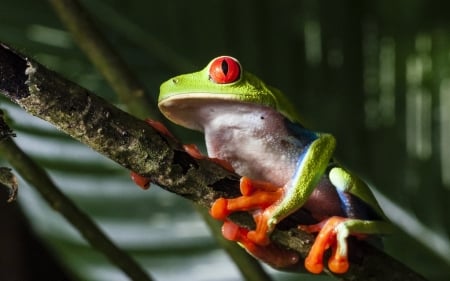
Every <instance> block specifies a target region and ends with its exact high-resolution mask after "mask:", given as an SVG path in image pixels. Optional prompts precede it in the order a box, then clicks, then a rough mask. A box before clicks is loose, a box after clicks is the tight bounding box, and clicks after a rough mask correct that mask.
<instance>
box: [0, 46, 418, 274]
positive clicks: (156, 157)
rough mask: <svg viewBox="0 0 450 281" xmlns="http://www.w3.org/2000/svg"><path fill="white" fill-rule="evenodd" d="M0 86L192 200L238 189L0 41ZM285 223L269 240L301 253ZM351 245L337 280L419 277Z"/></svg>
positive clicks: (304, 237)
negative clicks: (346, 264) (345, 266)
mask: <svg viewBox="0 0 450 281" xmlns="http://www.w3.org/2000/svg"><path fill="white" fill-rule="evenodd" d="M4 77H6V79H4ZM0 91H2V92H3V93H4V94H5V95H6V96H8V97H9V98H10V99H11V100H12V101H14V102H15V103H17V104H19V105H20V106H21V107H22V108H24V109H25V110H26V111H27V112H29V113H30V114H33V115H35V116H38V117H39V118H42V119H44V120H46V121H48V122H50V123H52V124H53V125H55V126H56V127H57V128H59V129H61V130H62V131H64V132H65V133H67V134H69V135H70V136H72V137H73V138H75V139H77V140H79V141H81V142H83V143H85V144H86V145H88V146H90V147H91V148H93V149H94V150H96V151H98V152H100V153H102V154H103V155H105V156H107V157H109V158H111V159H112V160H114V161H116V162H117V163H119V164H120V165H122V166H123V167H125V168H127V169H131V170H133V171H136V172H138V173H140V174H142V175H144V176H147V177H150V178H151V179H152V180H153V182H155V183H157V184H158V185H160V186H161V187H162V188H164V189H166V190H168V191H170V192H173V193H176V194H178V195H181V196H184V197H186V198H188V199H189V200H192V201H194V202H196V203H198V204H199V205H202V206H204V207H209V206H210V205H211V204H212V202H213V201H214V200H215V199H216V198H218V197H220V196H224V197H235V196H237V195H238V190H239V189H238V185H239V182H238V180H239V176H238V175H236V174H233V173H230V172H228V171H226V170H224V169H223V168H222V167H220V166H218V165H216V164H214V163H212V162H210V161H208V160H207V159H200V160H198V159H194V158H192V157H190V156H189V155H188V154H187V153H185V152H184V150H183V149H182V148H181V147H180V144H179V143H177V142H176V141H174V140H171V139H167V138H166V137H165V136H162V135H160V134H159V133H158V132H156V131H154V130H153V129H152V128H151V127H149V126H148V125H147V124H146V123H145V122H143V121H141V120H138V119H136V118H134V117H133V116H131V115H129V114H127V113H126V112H124V111H121V110H120V109H118V108H116V107H114V106H112V105H111V104H109V103H108V102H106V101H105V100H103V99H101V98H99V97H97V96H95V95H94V94H92V93H90V92H89V91H87V90H86V89H83V88H81V87H80V86H78V85H76V84H74V83H72V82H69V81H67V80H65V79H63V78H62V77H60V76H59V75H58V74H56V73H54V72H52V71H49V70H47V69H45V68H44V67H43V66H41V65H40V64H38V63H36V62H34V61H32V60H30V59H28V58H26V57H24V56H23V55H20V54H18V53H16V52H13V51H12V50H10V49H9V48H8V47H7V46H4V45H2V46H1V47H0ZM232 219H233V220H234V221H235V222H237V223H239V224H241V225H244V226H247V227H249V228H251V227H253V222H252V220H251V219H250V217H249V215H248V214H245V213H243V214H236V215H234V216H233V217H232ZM286 222H287V223H284V228H283V229H285V228H288V229H287V230H281V229H277V230H276V231H275V232H274V234H273V236H272V239H273V240H274V241H275V242H277V243H279V244H281V245H284V246H286V247H289V248H291V249H294V250H296V251H297V252H299V254H300V255H301V257H305V256H306V254H307V253H308V252H309V250H310V247H311V244H312V242H313V240H314V239H313V237H312V236H311V235H310V234H308V233H305V232H301V231H298V230H297V229H296V228H295V227H292V228H290V226H294V225H295V224H297V223H300V221H298V220H297V219H296V218H295V217H292V218H288V219H287V220H286ZM353 246H354V247H352V249H353V251H352V252H353V253H352V257H351V262H352V264H351V267H350V270H349V271H348V272H347V273H346V274H344V275H339V276H338V278H339V279H340V280H384V281H389V280H425V279H424V278H423V277H421V276H420V275H418V274H417V273H415V272H413V271H412V270H410V269H409V268H407V267H406V266H404V265H403V264H401V263H400V262H398V261H396V260H395V259H393V258H392V257H390V256H388V255H386V254H385V253H383V252H381V251H379V250H377V249H375V248H374V247H372V246H370V245H368V244H366V243H363V242H355V245H353ZM299 268H303V267H302V266H299Z"/></svg>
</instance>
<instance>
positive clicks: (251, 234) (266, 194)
mask: <svg viewBox="0 0 450 281" xmlns="http://www.w3.org/2000/svg"><path fill="white" fill-rule="evenodd" d="M240 190H241V193H242V196H240V197H237V198H230V199H226V198H219V199H217V200H216V201H215V202H214V203H213V205H212V207H211V210H210V213H211V216H212V217H214V218H215V219H218V220H225V219H226V217H227V216H228V215H230V214H231V213H233V212H237V211H255V212H254V213H253V217H254V219H255V222H256V229H255V230H252V231H248V233H247V238H248V239H249V240H250V241H252V242H253V243H256V244H258V245H268V244H269V243H270V241H269V237H268V230H269V229H268V220H269V219H270V217H271V215H270V214H271V209H272V208H271V207H270V206H273V205H274V204H275V203H276V202H277V201H278V200H279V199H280V198H281V196H282V195H283V189H282V188H280V187H278V186H275V185H273V184H271V183H268V182H264V181H256V180H251V179H249V178H247V177H242V178H241V182H240Z"/></svg>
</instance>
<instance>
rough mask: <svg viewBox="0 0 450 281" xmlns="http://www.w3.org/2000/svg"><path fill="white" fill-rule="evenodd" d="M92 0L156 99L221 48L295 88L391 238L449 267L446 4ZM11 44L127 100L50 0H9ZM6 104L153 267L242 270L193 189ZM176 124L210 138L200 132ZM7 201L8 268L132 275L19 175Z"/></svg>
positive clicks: (111, 230)
mask: <svg viewBox="0 0 450 281" xmlns="http://www.w3.org/2000/svg"><path fill="white" fill-rule="evenodd" d="M81 3H82V4H83V5H84V6H85V8H86V9H87V10H88V11H89V13H91V14H92V16H93V17H94V18H95V22H96V24H98V25H99V27H100V29H101V30H102V32H103V33H104V34H105V35H106V36H107V37H108V39H109V40H110V42H111V43H112V44H113V45H114V47H115V48H116V49H117V50H118V51H119V53H120V54H121V55H122V56H123V57H124V58H125V59H126V61H127V62H128V63H129V65H130V67H131V69H132V70H133V71H134V72H135V74H136V75H137V76H138V77H139V79H140V80H141V81H142V82H143V83H144V84H145V86H146V89H147V90H148V94H149V95H151V97H152V98H153V99H156V98H157V95H158V88H159V85H160V83H161V82H163V81H165V80H167V79H168V78H170V77H172V76H174V75H178V74H181V73H185V72H192V71H195V70H198V69H200V68H202V67H204V65H206V64H207V63H208V62H209V60H210V59H211V58H213V57H215V56H218V55H222V54H229V55H233V56H235V57H237V58H239V60H240V61H241V63H242V65H243V66H244V68H246V69H247V70H248V71H251V72H253V73H255V74H257V75H258V76H260V77H261V78H262V79H263V80H265V81H266V82H267V83H269V84H271V85H273V86H276V87H278V88H280V89H281V90H282V91H284V92H285V93H286V94H287V95H289V98H290V99H291V101H292V102H293V104H294V105H295V107H296V108H297V109H298V111H299V112H300V113H301V115H302V116H303V119H304V120H305V123H306V126H307V127H310V128H314V129H315V130H317V131H326V132H330V133H332V134H334V135H335V136H336V138H337V139H338V148H337V159H338V160H339V161H340V162H342V163H344V165H345V166H347V167H349V168H350V169H352V170H354V171H356V172H357V173H359V174H360V175H361V176H362V177H363V178H365V179H366V180H367V181H368V182H369V183H370V184H371V185H372V187H373V188H374V189H375V190H376V191H377V195H378V196H379V198H380V202H381V205H382V207H384V209H385V211H386V213H387V215H388V216H389V217H390V218H391V219H392V220H393V222H394V224H396V225H397V226H398V228H399V231H398V233H396V234H394V235H391V236H389V237H386V239H385V249H386V251H387V252H388V253H389V254H391V255H392V256H394V257H396V258H397V259H399V260H401V261H402V262H404V263H405V264H407V265H408V266H410V267H411V268H413V269H414V270H416V271H418V272H420V273H421V274H423V275H424V276H426V277H427V278H428V279H429V280H449V278H450V269H449V268H450V239H449V235H450V219H449V215H450V207H449V206H450V66H449V65H450V17H449V16H448V12H449V11H450V2H448V1H426V0H408V1H406V0H400V1H387V0H381V1H369V0H363V1H359V0H353V1H351V0H348V1H314V0H298V1H287V0H282V1H268V0H246V1H238V0H226V1H224V0H208V1H206V0H201V1H183V0H168V1H137V0H134V1H132V0H131V1H119V0H89V1H87V0H84V1H81ZM0 41H2V42H5V43H8V44H10V45H12V46H14V47H15V48H17V49H18V50H20V51H21V52H24V53H26V54H28V55H29V56H30V57H33V58H34V59H36V60H38V61H39V62H41V63H42V64H44V65H46V66H47V67H49V68H51V69H53V70H55V71H57V72H59V73H61V74H63V75H64V76H65V77H67V78H69V79H71V80H73V81H75V82H77V83H79V84H81V85H83V86H85V87H86V88H88V89H90V90H92V91H94V92H95V93H96V94H98V95H100V96H102V97H104V98H106V99H108V100H110V101H111V102H114V103H118V100H117V98H116V96H115V94H114V93H113V91H112V90H111V88H110V87H109V86H108V85H107V83H106V82H105V81H104V79H103V77H102V76H101V75H100V74H99V72H98V71H97V70H96V69H95V68H94V67H93V65H92V64H91V63H90V62H89V61H88V59H87V58H86V57H85V55H84V54H83V53H82V52H81V51H80V49H79V48H78V47H77V45H76V43H75V42H74V40H73V39H72V37H71V35H70V34H69V33H68V32H67V31H66V29H65V27H64V26H63V25H62V24H61V22H60V21H59V19H58V17H57V16H56V15H55V13H54V10H53V9H52V8H51V6H50V5H49V4H48V2H46V1H32V0H2V2H1V4H0ZM0 63H1V62H0ZM0 108H1V109H3V110H4V111H5V112H6V113H7V115H8V117H9V120H10V125H11V126H12V127H13V129H14V130H15V132H16V133H17V138H16V139H15V140H16V141H17V143H18V144H19V145H20V147H21V148H22V149H23V150H25V151H26V152H27V153H28V154H29V155H31V156H32V157H33V158H34V159H35V160H36V161H38V162H39V163H40V164H41V165H42V166H43V167H45V168H46V169H47V171H48V172H49V173H50V174H51V176H52V178H53V179H54V181H55V182H56V183H57V184H58V185H59V186H60V187H61V188H62V189H63V190H64V192H65V193H66V194H67V195H69V196H70V197H71V198H72V199H73V200H74V201H75V202H76V203H77V204H78V205H79V206H80V207H81V208H82V209H83V210H85V211H86V212H87V213H88V214H89V215H91V216H92V217H93V218H94V219H95V220H96V222H98V224H99V225H100V226H101V227H102V229H104V230H105V231H106V232H107V233H108V235H109V236H110V237H112V238H113V240H114V241H115V242H117V244H119V245H120V246H121V247H123V248H125V249H127V250H128V251H129V252H130V253H132V254H133V256H134V257H136V258H137V259H138V260H139V262H140V263H141V264H142V265H143V266H144V267H145V268H146V269H147V270H148V271H149V272H150V273H151V274H152V276H154V277H155V279H157V280H186V277H189V280H221V281H222V280H242V279H241V276H240V274H239V272H238V270H237V269H236V267H235V266H234V265H233V263H232V262H231V261H230V259H229V258H228V257H227V256H226V254H224V252H223V251H222V250H221V249H219V248H218V246H217V245H216V243H215V240H214V238H213V237H211V235H210V233H209V231H208V229H207V227H206V226H205V224H204V223H203V221H202V220H201V218H200V217H199V216H198V215H197V214H196V213H195V211H194V209H193V208H192V206H191V204H190V203H189V202H188V201H186V200H184V199H181V198H179V197H177V196H175V195H172V194H169V193H167V192H165V191H163V190H160V189H159V188H158V187H152V188H151V190H149V191H145V192H144V191H142V190H140V189H138V188H136V187H135V186H134V184H133V183H132V182H131V181H130V180H129V178H128V171H125V170H124V169H123V168H121V167H119V166H118V165H116V164H115V163H113V162H111V161H109V160H108V159H105V158H104V157H102V156H101V155H98V154H96V153H95V152H93V151H92V150H90V149H89V148H86V147H84V146H83V145H81V144H79V143H77V142H75V141H73V140H72V139H70V138H69V137H67V136H64V135H62V134H61V133H59V132H57V131H56V130H55V129H54V128H53V127H51V126H50V125H48V124H46V123H45V122H43V121H41V120H38V119H36V118H34V117H31V116H29V115H27V114H26V113H24V112H23V111H22V110H21V109H18V108H17V107H15V106H14V105H12V104H10V103H9V102H8V101H7V100H4V99H0ZM151 110H156V109H155V108H152V109H151ZM174 130H175V132H176V134H177V136H178V137H180V138H181V139H182V140H183V141H184V142H187V143H192V142H197V143H200V145H201V141H202V140H201V135H200V134H198V133H193V132H189V131H187V130H184V129H181V128H175V129H174ZM0 161H1V155H0ZM1 164H2V166H8V164H7V163H1ZM1 198H6V197H5V196H3V194H2V197H1ZM4 201H5V200H1V203H0V219H1V225H2V227H1V231H0V280H127V279H126V278H125V277H124V276H123V275H122V273H121V272H120V271H119V270H118V269H117V268H115V267H113V266H111V265H110V264H109V263H108V261H107V260H106V259H105V258H104V257H103V256H102V255H101V254H99V253H97V252H96V251H95V250H93V249H92V248H91V247H90V246H89V245H88V244H87V243H86V242H85V241H84V240H83V239H82V238H81V237H80V236H79V234H78V233H77V232H76V231H75V230H74V229H73V228H72V227H71V226H70V225H69V224H67V223H66V222H65V220H64V219H63V218H62V217H61V216H60V215H59V214H57V213H55V212H54V211H52V210H51V209H50V208H49V207H48V206H47V205H46V204H45V203H44V202H43V201H42V200H41V199H40V196H39V195H38V194H36V192H35V191H34V190H33V187H31V186H28V185H27V184H26V183H24V182H23V181H21V182H20V192H19V198H18V200H17V202H16V203H13V204H6V203H4ZM269 272H270V274H272V275H273V277H274V280H297V279H298V278H299V276H298V275H293V274H287V273H279V272H275V271H272V270H270V269H269ZM301 278H302V280H332V279H331V278H330V277H326V276H325V277H323V276H322V277H320V276H319V277H317V276H310V275H304V276H301Z"/></svg>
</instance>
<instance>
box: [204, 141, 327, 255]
mask: <svg viewBox="0 0 450 281" xmlns="http://www.w3.org/2000/svg"><path fill="white" fill-rule="evenodd" d="M334 146H335V140H334V137H333V136H331V135H328V134H323V135H320V136H319V137H318V138H316V139H315V140H313V141H312V142H311V143H309V145H308V146H307V147H306V148H305V149H304V150H303V152H302V154H301V155H300V156H299V158H298V159H299V160H298V163H297V170H296V172H295V174H294V175H293V176H292V178H291V180H290V181H289V182H288V183H287V184H286V185H285V186H283V187H277V186H274V185H273V184H270V183H267V182H262V181H254V180H251V181H250V180H248V179H247V178H245V177H244V178H243V180H242V181H241V193H242V196H241V197H238V198H233V199H225V198H220V199H218V200H216V202H215V203H214V204H213V206H212V208H211V214H212V216H213V217H214V218H216V219H221V220H223V219H225V218H226V217H227V216H228V215H229V214H230V213H232V212H235V211H253V215H254V218H255V222H256V229H255V230H252V231H249V232H248V235H247V236H248V238H249V239H250V240H251V241H253V242H254V243H256V244H258V245H263V246H264V245H268V244H269V243H270V240H269V234H270V233H271V232H272V231H273V229H274V227H275V225H276V224H277V223H279V222H280V221H281V220H282V219H284V218H285V217H286V216H288V215H290V214H291V213H293V212H295V211H296V210H297V209H299V208H300V207H301V206H302V205H303V204H304V203H305V202H306V201H307V200H308V197H309V195H310V194H311V192H312V191H313V190H314V188H315V186H316V184H317V182H318V180H319V179H320V177H321V176H322V174H323V173H324V171H325V169H326V167H327V165H328V163H329V161H330V158H331V155H332V153H333V150H334Z"/></svg>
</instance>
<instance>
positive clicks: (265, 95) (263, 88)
mask: <svg viewBox="0 0 450 281" xmlns="http://www.w3.org/2000/svg"><path fill="white" fill-rule="evenodd" d="M193 101H198V102H200V103H204V102H208V101H215V102H217V101H235V102H247V103H255V104H260V105H265V106H269V107H272V108H274V109H275V110H277V111H279V112H281V113H283V114H284V115H285V116H286V117H288V118H289V119H291V120H293V121H298V118H297V116H296V114H295V111H294V110H292V105H291V104H290V103H289V102H288V101H287V100H286V98H285V96H284V95H283V94H282V93H281V92H280V91H279V90H278V89H275V88H273V87H270V86H268V85H266V84H265V83H264V82H263V81H261V80H260V79H259V78H258V77H256V76H255V75H253V74H251V73H249V72H246V71H244V70H243V68H242V66H241V64H240V63H239V61H238V60H237V59H235V58H233V57H229V56H221V57H217V58H215V59H213V60H212V61H211V62H210V63H209V64H208V65H207V66H206V67H205V68H204V69H202V70H200V71H198V72H194V73H189V74H183V75H180V76H177V77H174V78H172V79H170V80H168V81H166V82H164V83H163V84H162V85H161V88H160V94H159V100H158V106H159V108H160V110H161V112H162V113H163V114H164V115H165V116H166V117H168V118H169V119H171V120H172V121H174V122H175V123H183V122H182V121H183V120H179V118H177V116H176V111H178V110H179V109H180V108H182V107H183V104H184V103H192V102H193ZM182 125H184V124H182ZM188 127H189V126H188Z"/></svg>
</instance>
